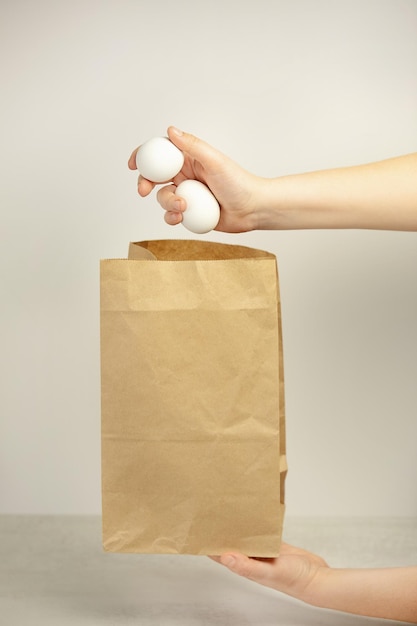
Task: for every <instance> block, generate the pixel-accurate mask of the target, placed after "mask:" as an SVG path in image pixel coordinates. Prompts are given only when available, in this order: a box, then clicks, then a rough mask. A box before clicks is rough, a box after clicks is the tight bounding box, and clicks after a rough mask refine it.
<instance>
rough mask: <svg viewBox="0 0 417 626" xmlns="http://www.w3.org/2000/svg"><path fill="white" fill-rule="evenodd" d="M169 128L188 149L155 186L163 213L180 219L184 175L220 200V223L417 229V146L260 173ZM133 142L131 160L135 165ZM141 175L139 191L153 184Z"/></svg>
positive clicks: (237, 228) (235, 227)
mask: <svg viewBox="0 0 417 626" xmlns="http://www.w3.org/2000/svg"><path fill="white" fill-rule="evenodd" d="M168 136H169V138H170V139H171V141H172V142H173V143H175V145H176V146H177V147H178V148H180V149H181V150H182V151H183V152H184V155H185V163H184V166H183V168H182V170H181V172H180V173H179V174H178V175H177V176H176V177H175V178H174V179H173V180H172V182H171V183H170V184H168V185H163V186H162V187H160V188H159V190H158V192H157V199H158V201H159V203H160V204H161V206H162V207H163V208H164V209H165V211H166V213H165V221H166V222H167V223H168V224H171V225H176V224H179V223H180V222H181V221H182V213H183V212H184V211H185V210H186V202H185V200H184V199H183V198H180V197H178V196H177V195H175V189H176V186H177V185H178V184H179V183H180V182H181V181H182V180H185V179H187V178H193V179H197V180H200V181H202V182H203V183H205V184H206V185H207V186H208V187H209V188H210V189H211V191H212V192H213V193H214V195H215V196H216V198H217V200H218V201H219V203H220V207H221V213H220V221H219V223H218V225H217V227H216V230H220V231H224V232H229V233H237V232H244V231H250V230H289V229H291V230H293V229H294V230H299V229H313V228H314V229H327V228H334V229H339V228H354V229H375V230H403V231H416V230H417V153H412V154H408V155H404V156H399V157H394V158H390V159H386V160H383V161H377V162H375V163H368V164H364V165H357V166H353V167H342V168H336V169H329V170H322V171H317V172H307V173H304V174H294V175H289V176H280V177H276V178H263V177H260V176H256V175H254V174H252V173H250V172H248V171H246V170H245V169H243V168H242V167H241V166H240V165H238V164H237V163H235V162H234V161H233V160H232V159H230V158H228V157H227V156H225V155H224V154H222V153H221V152H219V151H218V150H216V149H215V148H213V147H212V146H210V145H209V144H208V143H206V142H204V141H203V140H201V139H199V138H198V137H195V136H194V135H190V134H189V133H183V132H182V131H178V130H176V129H174V128H173V127H170V128H169V129H168ZM136 151H137V149H136V150H134V152H133V153H132V155H131V157H130V159H129V167H130V168H131V169H136V162H135V156H136ZM154 187H155V183H152V182H150V181H148V180H146V179H145V178H143V177H142V176H139V178H138V192H139V195H141V196H142V197H144V196H147V195H148V194H149V193H151V191H152V190H153V189H154Z"/></svg>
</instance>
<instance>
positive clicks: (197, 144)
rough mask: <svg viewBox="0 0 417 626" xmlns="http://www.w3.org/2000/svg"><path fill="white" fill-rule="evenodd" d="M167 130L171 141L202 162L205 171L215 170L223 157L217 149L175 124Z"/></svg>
mask: <svg viewBox="0 0 417 626" xmlns="http://www.w3.org/2000/svg"><path fill="white" fill-rule="evenodd" d="M167 132H168V137H169V139H170V140H171V141H172V143H173V144H175V145H176V146H177V148H179V149H180V150H182V151H183V152H187V153H188V154H189V155H190V156H191V157H192V158H193V159H196V160H198V161H199V162H200V163H202V164H204V168H205V169H206V171H213V172H215V171H216V170H217V169H218V167H219V164H220V162H221V160H222V159H224V156H223V155H222V154H221V153H220V152H219V151H218V150H216V149H215V148H213V147H212V146H210V144H208V143H206V142H205V141H203V140H202V139H199V138H198V137H196V136H195V135H191V134H190V133H185V132H183V131H182V130H179V129H178V128H175V126H170V127H169V128H168V131H167Z"/></svg>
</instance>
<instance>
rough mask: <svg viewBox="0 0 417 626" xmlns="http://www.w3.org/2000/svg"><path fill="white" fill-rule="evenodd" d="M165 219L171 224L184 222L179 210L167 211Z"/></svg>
mask: <svg viewBox="0 0 417 626" xmlns="http://www.w3.org/2000/svg"><path fill="white" fill-rule="evenodd" d="M164 220H165V221H166V223H167V224H169V225H170V226H176V225H177V224H181V222H182V213H179V212H178V211H167V212H166V213H165V215H164Z"/></svg>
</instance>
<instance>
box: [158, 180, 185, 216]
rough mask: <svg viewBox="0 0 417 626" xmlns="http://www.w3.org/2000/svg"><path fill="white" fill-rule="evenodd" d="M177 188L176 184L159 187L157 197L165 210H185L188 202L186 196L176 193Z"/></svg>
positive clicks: (176, 211)
mask: <svg viewBox="0 0 417 626" xmlns="http://www.w3.org/2000/svg"><path fill="white" fill-rule="evenodd" d="M175 190H176V186H175V185H165V187H161V188H160V189H158V193H157V194H156V199H157V200H158V202H159V204H160V205H161V206H162V208H163V209H165V211H172V212H174V213H179V212H182V211H185V209H186V202H185V200H184V198H181V196H177V195H176V193H175Z"/></svg>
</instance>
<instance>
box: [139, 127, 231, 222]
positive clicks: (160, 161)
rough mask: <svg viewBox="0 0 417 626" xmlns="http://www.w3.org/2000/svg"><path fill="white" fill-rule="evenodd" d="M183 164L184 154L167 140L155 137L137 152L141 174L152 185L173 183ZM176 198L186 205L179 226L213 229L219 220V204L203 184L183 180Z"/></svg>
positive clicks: (178, 187) (177, 190)
mask: <svg viewBox="0 0 417 626" xmlns="http://www.w3.org/2000/svg"><path fill="white" fill-rule="evenodd" d="M183 165H184V155H183V153H182V152H181V150H179V148H177V147H176V146H175V145H174V144H173V143H172V142H171V141H170V140H169V139H168V138H167V137H154V138H153V139H150V140H148V141H147V142H145V143H144V144H142V145H141V146H140V147H139V148H138V151H137V153H136V166H137V169H138V170H139V172H140V174H141V175H142V176H143V177H144V178H146V179H148V180H150V181H151V182H154V183H165V182H168V181H170V180H172V179H173V178H174V177H175V176H176V175H177V174H178V173H179V172H180V171H181V169H182V167H183ZM175 193H176V195H178V196H181V197H182V198H184V199H185V201H186V203H187V209H186V211H184V213H183V219H182V223H183V225H184V226H185V228H187V229H188V230H190V231H191V232H193V233H198V234H203V233H208V232H209V231H210V230H213V229H214V228H215V227H216V226H217V223H218V221H219V219H220V205H219V203H218V202H217V200H216V198H215V197H214V195H213V194H212V193H211V191H210V190H209V189H208V187H207V186H206V185H204V184H203V183H201V182H200V181H197V180H184V181H183V182H182V183H180V184H179V185H178V186H177V189H176V191H175Z"/></svg>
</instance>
